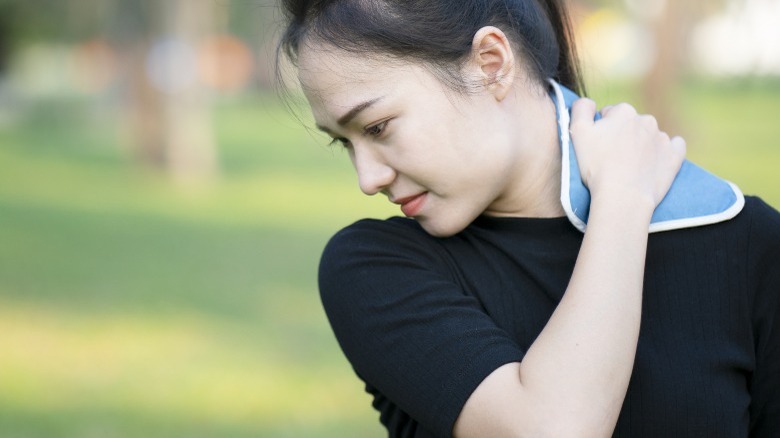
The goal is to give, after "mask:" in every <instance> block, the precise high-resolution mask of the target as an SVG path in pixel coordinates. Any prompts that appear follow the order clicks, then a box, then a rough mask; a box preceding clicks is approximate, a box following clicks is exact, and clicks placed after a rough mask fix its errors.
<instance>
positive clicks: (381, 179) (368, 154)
mask: <svg viewBox="0 0 780 438" xmlns="http://www.w3.org/2000/svg"><path fill="white" fill-rule="evenodd" d="M352 151H353V155H352V164H354V166H355V170H356V171H357V176H358V184H359V185H360V190H361V191H362V192H363V193H365V194H366V195H369V196H372V195H376V194H377V193H379V192H381V191H382V190H384V189H385V188H386V187H388V186H389V185H390V184H391V183H392V182H393V181H394V180H395V177H396V172H395V169H393V168H392V167H391V166H390V165H388V164H387V162H386V161H385V160H384V159H383V158H382V157H381V156H380V155H379V154H378V153H377V151H372V150H367V149H364V148H357V147H354V146H353V150H352Z"/></svg>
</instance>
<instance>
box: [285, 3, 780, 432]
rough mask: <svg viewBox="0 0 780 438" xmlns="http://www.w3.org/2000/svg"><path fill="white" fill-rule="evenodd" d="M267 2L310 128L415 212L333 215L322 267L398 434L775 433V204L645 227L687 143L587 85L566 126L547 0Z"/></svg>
mask: <svg viewBox="0 0 780 438" xmlns="http://www.w3.org/2000/svg"><path fill="white" fill-rule="evenodd" d="M283 3H284V8H285V11H286V12H287V14H288V18H289V24H288V27H287V31H286V33H285V34H284V37H283V39H282V42H281V47H282V48H283V49H284V50H285V51H286V53H287V54H288V55H289V56H290V58H291V59H292V60H293V61H294V63H295V64H296V65H297V67H298V73H299V80H300V83H301V86H302V87H303V90H304V93H305V94H306V97H307V99H308V101H309V103H310V105H311V108H312V112H313V114H314V117H315V120H316V122H317V126H318V127H319V128H320V129H321V130H323V131H324V132H326V133H328V134H329V135H331V136H332V137H333V138H334V142H336V143H339V144H342V145H343V146H344V147H345V148H347V150H348V151H349V155H350V157H351V159H352V161H353V164H354V166H355V168H356V171H357V174H358V180H359V184H360V188H361V190H362V191H363V192H365V193H366V194H368V195H374V194H378V193H381V194H384V195H386V196H387V197H388V198H389V200H390V201H391V202H394V203H396V204H399V205H400V206H401V211H402V212H403V213H404V215H405V216H407V217H408V218H391V219H388V220H385V221H375V220H366V221H360V222H357V223H356V224H353V225H351V226H349V227H347V228H345V229H344V230H342V231H341V232H339V233H338V234H337V235H336V236H334V238H333V239H332V240H331V242H330V243H329V244H328V246H327V248H326V249H325V252H324V254H323V257H322V262H321V266H320V290H321V294H322V299H323V303H324V306H325V309H326V312H327V314H328V317H329V319H330V321H331V325H332V326H333V330H334V332H335V334H336V337H337V338H338V340H339V343H340V345H341V347H342V349H343V350H344V352H345V354H346V355H347V357H348V358H349V360H350V362H351V364H352V365H353V367H354V369H355V371H356V373H357V374H358V376H359V377H360V378H361V379H363V380H364V381H365V382H366V390H367V391H368V392H369V393H371V394H372V395H373V396H374V407H375V408H376V409H377V410H378V411H379V412H380V420H381V422H382V423H383V424H384V425H385V426H386V427H387V429H388V432H389V434H390V435H391V436H410V437H411V436H414V437H427V436H450V435H454V436H459V437H469V436H478V437H497V436H534V437H535V436H608V435H611V434H614V436H626V437H643V436H647V437H659V436H696V437H698V436H708V437H714V436H729V437H734V436H747V435H751V436H767V437H769V436H780V420H778V419H779V418H780V401H779V400H780V399H779V398H778V395H777V394H778V393H780V315H778V312H779V310H778V309H780V305H779V304H778V295H780V265H778V260H780V215H778V213H777V212H775V211H774V210H772V209H771V208H770V207H768V206H767V205H766V204H764V203H763V202H762V201H760V200H758V199H756V198H749V199H747V202H745V207H744V209H743V210H742V212H741V213H740V214H739V215H737V216H736V217H735V218H733V219H731V220H728V221H723V222H719V223H717V224H711V225H708V226H699V227H693V228H690V227H689V228H682V229H677V230H674V231H667V232H664V233H659V234H653V235H652V237H648V228H649V227H650V224H651V221H652V220H653V211H654V210H655V209H656V207H657V206H658V204H659V203H660V202H661V201H662V199H663V198H664V196H665V195H666V193H667V190H668V189H669V187H670V185H671V184H672V182H673V180H674V178H675V175H676V174H677V172H678V170H679V169H680V166H681V165H682V163H683V157H684V149H685V143H684V141H683V140H682V139H680V138H673V139H670V138H669V137H668V136H667V135H666V134H665V133H663V132H660V131H659V130H658V128H657V126H656V124H655V121H654V120H653V119H652V117H648V116H640V115H637V114H636V112H635V111H634V110H633V108H631V107H630V106H628V105H625V104H622V105H618V106H615V107H610V108H606V109H604V110H602V111H601V113H600V116H601V119H600V120H598V121H594V118H595V117H596V106H595V103H593V102H592V101H589V100H587V99H580V100H578V101H576V102H575V103H574V104H573V105H572V107H571V123H570V124H569V126H568V128H569V129H564V128H565V126H563V125H564V124H563V123H561V125H562V129H560V130H559V128H558V123H559V122H560V121H561V120H563V119H562V116H563V115H568V112H567V109H566V108H565V107H563V106H562V105H561V104H560V102H559V103H558V104H556V100H555V99H554V98H553V97H554V96H555V94H556V93H554V92H553V91H554V90H558V93H560V89H561V88H560V87H559V86H558V84H562V85H563V86H565V87H568V88H571V89H573V90H576V91H582V87H581V81H580V78H579V76H578V69H577V64H576V62H575V58H574V56H573V50H572V49H571V47H572V46H571V44H570V41H571V40H570V32H569V31H568V28H567V25H566V23H567V20H566V14H565V10H564V7H563V5H562V4H559V3H558V2H556V1H554V0H545V1H541V0H539V1H537V0H514V1H507V0H481V1H477V0H458V1H444V0H436V1H433V0H432V1H404V2H400V1H389V0H341V1H338V0H333V1H328V0H321V1H303V0H285V1H284V2H283ZM548 78H553V79H554V81H553V82H552V85H550V84H549V83H548V82H547V79H548ZM553 89H554V90H553ZM569 131H570V132H571V135H572V139H573V141H574V145H575V146H576V157H577V159H578V165H579V167H578V170H579V171H580V172H581V175H582V180H583V182H584V183H585V184H586V185H587V187H588V189H589V190H590V192H589V196H590V201H589V217H588V218H587V230H586V231H585V233H584V234H582V233H580V231H578V230H577V229H576V228H575V227H574V226H573V225H572V224H571V223H570V221H569V219H567V217H566V211H565V209H564V207H563V205H562V204H561V190H562V189H563V188H564V187H563V186H564V185H566V184H565V183H562V178H561V174H562V172H563V173H565V172H566V171H567V167H566V166H565V165H564V164H565V163H563V161H564V160H563V158H562V156H565V155H566V154H565V153H564V154H563V155H562V152H561V151H562V148H561V146H564V147H563V150H564V151H565V150H566V148H565V144H564V143H561V140H560V139H559V134H563V136H564V137H565V135H567V134H568V132H569ZM564 191H565V190H564ZM564 203H565V202H564ZM640 322H641V330H640Z"/></svg>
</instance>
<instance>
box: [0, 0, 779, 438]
mask: <svg viewBox="0 0 780 438" xmlns="http://www.w3.org/2000/svg"><path fill="white" fill-rule="evenodd" d="M571 5H572V7H573V20H574V22H575V27H576V32H577V34H578V36H579V44H580V49H581V52H582V55H583V60H584V63H585V72H586V76H587V78H588V85H589V91H590V94H591V96H592V97H594V98H595V99H596V100H597V101H598V102H600V103H601V104H607V103H614V102H616V101H629V102H632V103H634V104H635V105H636V106H637V107H639V108H640V110H642V111H645V112H651V113H653V114H655V115H656V116H658V118H659V120H661V122H662V127H664V128H665V129H667V130H669V131H671V132H675V133H682V134H683V135H685V137H686V138H687V140H688V144H689V149H690V152H689V156H690V158H691V159H692V160H694V161H696V162H698V163H700V164H702V165H703V166H704V167H706V168H708V169H710V170H712V171H714V172H716V173H718V174H720V175H722V176H724V177H726V178H728V179H730V180H732V181H734V182H736V183H737V184H738V185H740V186H741V187H742V188H743V190H744V191H745V192H746V193H750V194H758V195H760V196H762V197H763V198H764V199H766V200H767V201H768V202H769V203H771V204H773V205H774V206H776V207H777V206H780V184H779V183H780V177H778V173H777V170H776V167H777V166H778V165H779V164H780V139H779V138H780V123H778V122H777V117H778V116H777V115H778V114H779V113H780V79H779V76H780V52H779V51H778V50H780V45H778V44H777V41H780V34H778V27H777V26H776V23H778V22H780V2H778V1H777V0H740V1H736V0H734V1H728V0H708V1H701V2H672V1H662V0H652V1H651V0H602V1H597V0H578V1H572V2H571ZM279 17H280V14H279V12H278V10H277V9H276V8H275V6H274V4H273V2H271V1H264V0H0V242H2V244H0V436H4V437H6V436H8V437H55V436H56V437H135V436H144V437H174V436H176V437H178V436H196V437H197V436H203V437H207V436H208V437H211V436H215V437H216V436H219V437H223V436H230V437H233V436H237V437H239V436H273V437H277V436H278V437H301V436H310V437H329V436H333V437H344V436H355V437H365V436H377V437H378V436H382V435H383V432H382V429H381V428H380V427H379V426H378V419H377V415H376V414H375V413H373V411H372V410H371V407H370V400H369V398H368V396H367V395H365V394H364V393H363V392H362V386H361V385H360V383H359V381H358V380H357V379H356V378H355V377H354V375H353V373H352V371H351V369H350V368H349V365H348V363H347V362H346V360H345V359H344V358H343V357H342V356H341V352H340V350H339V348H338V345H337V343H336V342H335V340H334V339H333V336H332V335H331V333H330V330H329V328H328V326H327V322H326V320H325V317H324V315H323V313H322V311H321V309H320V304H319V298H318V294H317V289H316V269H317V263H318V258H319V254H320V251H321V249H322V248H323V246H324V244H325V242H326V241H327V239H328V238H329V236H330V235H332V234H333V233H334V232H335V231H336V230H338V229H339V228H340V227H342V226H344V225H346V224H348V223H350V222H351V221H353V220H356V219H358V218H361V217H367V216H371V217H386V216H389V215H394V214H397V212H396V211H395V209H393V208H391V206H389V205H387V202H386V201H385V202H383V201H382V200H381V199H373V198H364V197H363V196H362V195H361V194H360V193H359V190H357V186H356V183H355V178H354V176H353V174H352V171H351V167H350V165H349V162H348V159H347V157H346V155H344V154H343V153H342V152H340V151H338V150H335V149H329V148H327V147H325V146H324V145H325V144H326V143H327V140H326V139H325V138H323V137H322V136H321V135H319V134H316V133H313V132H312V131H311V130H310V129H306V128H305V127H307V126H309V127H310V126H311V121H310V119H309V117H308V115H307V113H306V110H305V106H304V105H303V103H302V101H301V100H300V97H299V96H298V95H297V94H296V92H295V90H293V93H292V100H291V102H288V103H292V106H293V107H296V108H299V109H300V111H296V112H293V113H291V112H290V111H288V109H287V108H286V107H285V104H284V103H282V102H280V101H279V99H277V97H276V94H275V93H274V90H273V85H274V81H273V73H272V71H273V69H272V59H273V53H274V39H275V35H276V32H277V31H278V23H279V21H280V18H279ZM295 114H297V115H299V116H300V120H299V118H298V117H296V115H295Z"/></svg>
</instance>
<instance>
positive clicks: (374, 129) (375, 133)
mask: <svg viewBox="0 0 780 438" xmlns="http://www.w3.org/2000/svg"><path fill="white" fill-rule="evenodd" d="M387 123H388V120H385V121H384V122H380V123H377V124H376V125H371V126H369V127H367V128H366V129H365V133H366V134H367V135H370V136H372V137H379V136H380V135H382V133H383V132H384V131H385V128H386V127H387Z"/></svg>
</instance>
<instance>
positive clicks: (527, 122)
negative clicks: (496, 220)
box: [486, 88, 565, 218]
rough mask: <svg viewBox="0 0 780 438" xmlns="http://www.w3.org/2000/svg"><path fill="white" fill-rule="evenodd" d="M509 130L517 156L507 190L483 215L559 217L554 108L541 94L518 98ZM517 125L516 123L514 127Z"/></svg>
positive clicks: (558, 160)
mask: <svg viewBox="0 0 780 438" xmlns="http://www.w3.org/2000/svg"><path fill="white" fill-rule="evenodd" d="M514 107H515V111H513V113H514V115H513V116H512V118H513V122H514V123H513V124H512V125H511V126H513V129H515V138H517V139H519V140H518V142H517V143H518V148H517V151H518V154H517V155H516V160H515V166H514V170H513V172H512V174H511V176H510V177H509V178H508V182H509V184H508V185H507V190H505V192H504V193H503V194H502V196H501V198H500V199H498V200H497V202H496V203H495V204H494V205H495V206H496V207H498V208H494V209H491V210H489V211H486V214H489V215H493V216H519V217H540V218H542V217H560V216H564V215H565V212H564V210H563V207H562V206H561V200H560V196H561V146H560V139H559V136H558V119H557V116H556V112H555V104H554V103H553V101H552V99H550V97H549V96H548V94H547V92H546V88H545V91H536V90H530V91H529V92H528V93H527V94H524V95H523V96H518V99H517V104H516V105H514ZM518 121H520V122H519V123H518Z"/></svg>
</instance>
